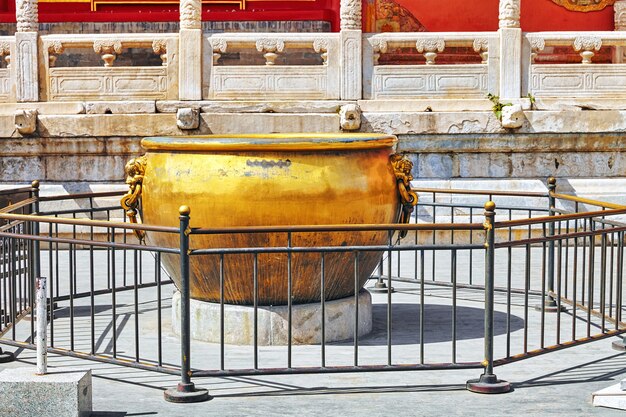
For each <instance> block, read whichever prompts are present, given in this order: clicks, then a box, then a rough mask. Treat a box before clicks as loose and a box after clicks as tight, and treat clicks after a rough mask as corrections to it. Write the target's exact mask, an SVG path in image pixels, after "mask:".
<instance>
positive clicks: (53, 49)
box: [46, 40, 65, 67]
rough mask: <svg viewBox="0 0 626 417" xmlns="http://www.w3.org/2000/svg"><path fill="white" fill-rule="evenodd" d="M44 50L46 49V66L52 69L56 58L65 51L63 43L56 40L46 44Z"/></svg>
mask: <svg viewBox="0 0 626 417" xmlns="http://www.w3.org/2000/svg"><path fill="white" fill-rule="evenodd" d="M46 49H48V66H50V67H54V65H55V63H56V62H57V56H58V55H61V54H62V53H63V51H64V50H65V47H64V46H63V42H61V41H58V40H56V41H50V42H48V43H47V44H46Z"/></svg>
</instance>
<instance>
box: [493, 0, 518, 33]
mask: <svg viewBox="0 0 626 417" xmlns="http://www.w3.org/2000/svg"><path fill="white" fill-rule="evenodd" d="M498 19H499V20H500V28H518V27H520V24H519V19H520V0H500V13H499V15H498Z"/></svg>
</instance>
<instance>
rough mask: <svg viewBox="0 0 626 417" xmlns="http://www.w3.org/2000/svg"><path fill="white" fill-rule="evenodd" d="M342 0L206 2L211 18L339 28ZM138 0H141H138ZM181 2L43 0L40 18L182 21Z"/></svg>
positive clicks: (0, 4) (10, 0)
mask: <svg viewBox="0 0 626 417" xmlns="http://www.w3.org/2000/svg"><path fill="white" fill-rule="evenodd" d="M132 1H133V0H129V2H132ZM339 1H340V0H309V1H278V0H268V1H248V2H247V3H246V8H245V10H239V6H237V5H227V4H221V5H220V4H215V5H213V4H211V5H208V4H205V5H203V9H202V10H203V12H202V19H203V20H207V21H259V20H278V21H280V20H323V21H328V22H331V23H332V26H333V30H339ZM135 2H137V1H135ZM178 7H179V6H178V4H161V5H159V4H143V5H140V4H111V5H107V4H98V7H97V11H95V12H92V11H90V4H89V3H68V2H59V3H39V21H40V22H42V23H48V22H111V21H114V22H146V21H147V22H163V21H174V22H175V21H178V20H179V17H178ZM0 22H15V0H0Z"/></svg>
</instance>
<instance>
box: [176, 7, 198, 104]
mask: <svg viewBox="0 0 626 417" xmlns="http://www.w3.org/2000/svg"><path fill="white" fill-rule="evenodd" d="M201 23H202V1H201V0H181V1H180V33H179V61H178V62H179V72H178V96H179V99H180V100H201V99H202V25H201Z"/></svg>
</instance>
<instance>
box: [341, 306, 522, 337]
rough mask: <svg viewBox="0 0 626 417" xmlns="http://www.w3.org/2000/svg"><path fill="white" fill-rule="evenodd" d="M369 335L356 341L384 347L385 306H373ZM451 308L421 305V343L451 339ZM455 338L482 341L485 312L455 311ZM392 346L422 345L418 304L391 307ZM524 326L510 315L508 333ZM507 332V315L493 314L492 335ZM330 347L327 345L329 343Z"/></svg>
mask: <svg viewBox="0 0 626 417" xmlns="http://www.w3.org/2000/svg"><path fill="white" fill-rule="evenodd" d="M372 315H373V328H372V332H371V333H370V334H369V335H367V336H364V337H363V338H361V339H360V340H359V345H361V346H380V345H387V304H374V305H373V306H372ZM453 315H454V309H453V308H452V306H447V305H440V304H425V305H424V335H423V337H424V343H440V342H449V341H451V340H452V338H453V337H452V336H453V320H452V318H453ZM456 320H457V321H456V339H457V340H469V339H481V338H483V337H484V335H485V329H484V320H485V310H483V309H481V308H473V307H457V308H456ZM391 323H392V325H391V334H392V344H394V345H407V344H415V343H421V338H420V336H421V335H420V305H419V304H394V305H393V309H392V314H391ZM523 327H524V320H523V319H522V318H520V317H518V316H514V315H511V316H510V331H511V332H514V331H516V330H520V329H522V328H523ZM506 331H507V315H506V313H503V312H499V311H496V312H494V333H495V335H496V336H497V335H500V334H505V333H506ZM351 343H352V341H346V342H339V343H332V344H333V345H346V344H351ZM329 344H330V343H329Z"/></svg>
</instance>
